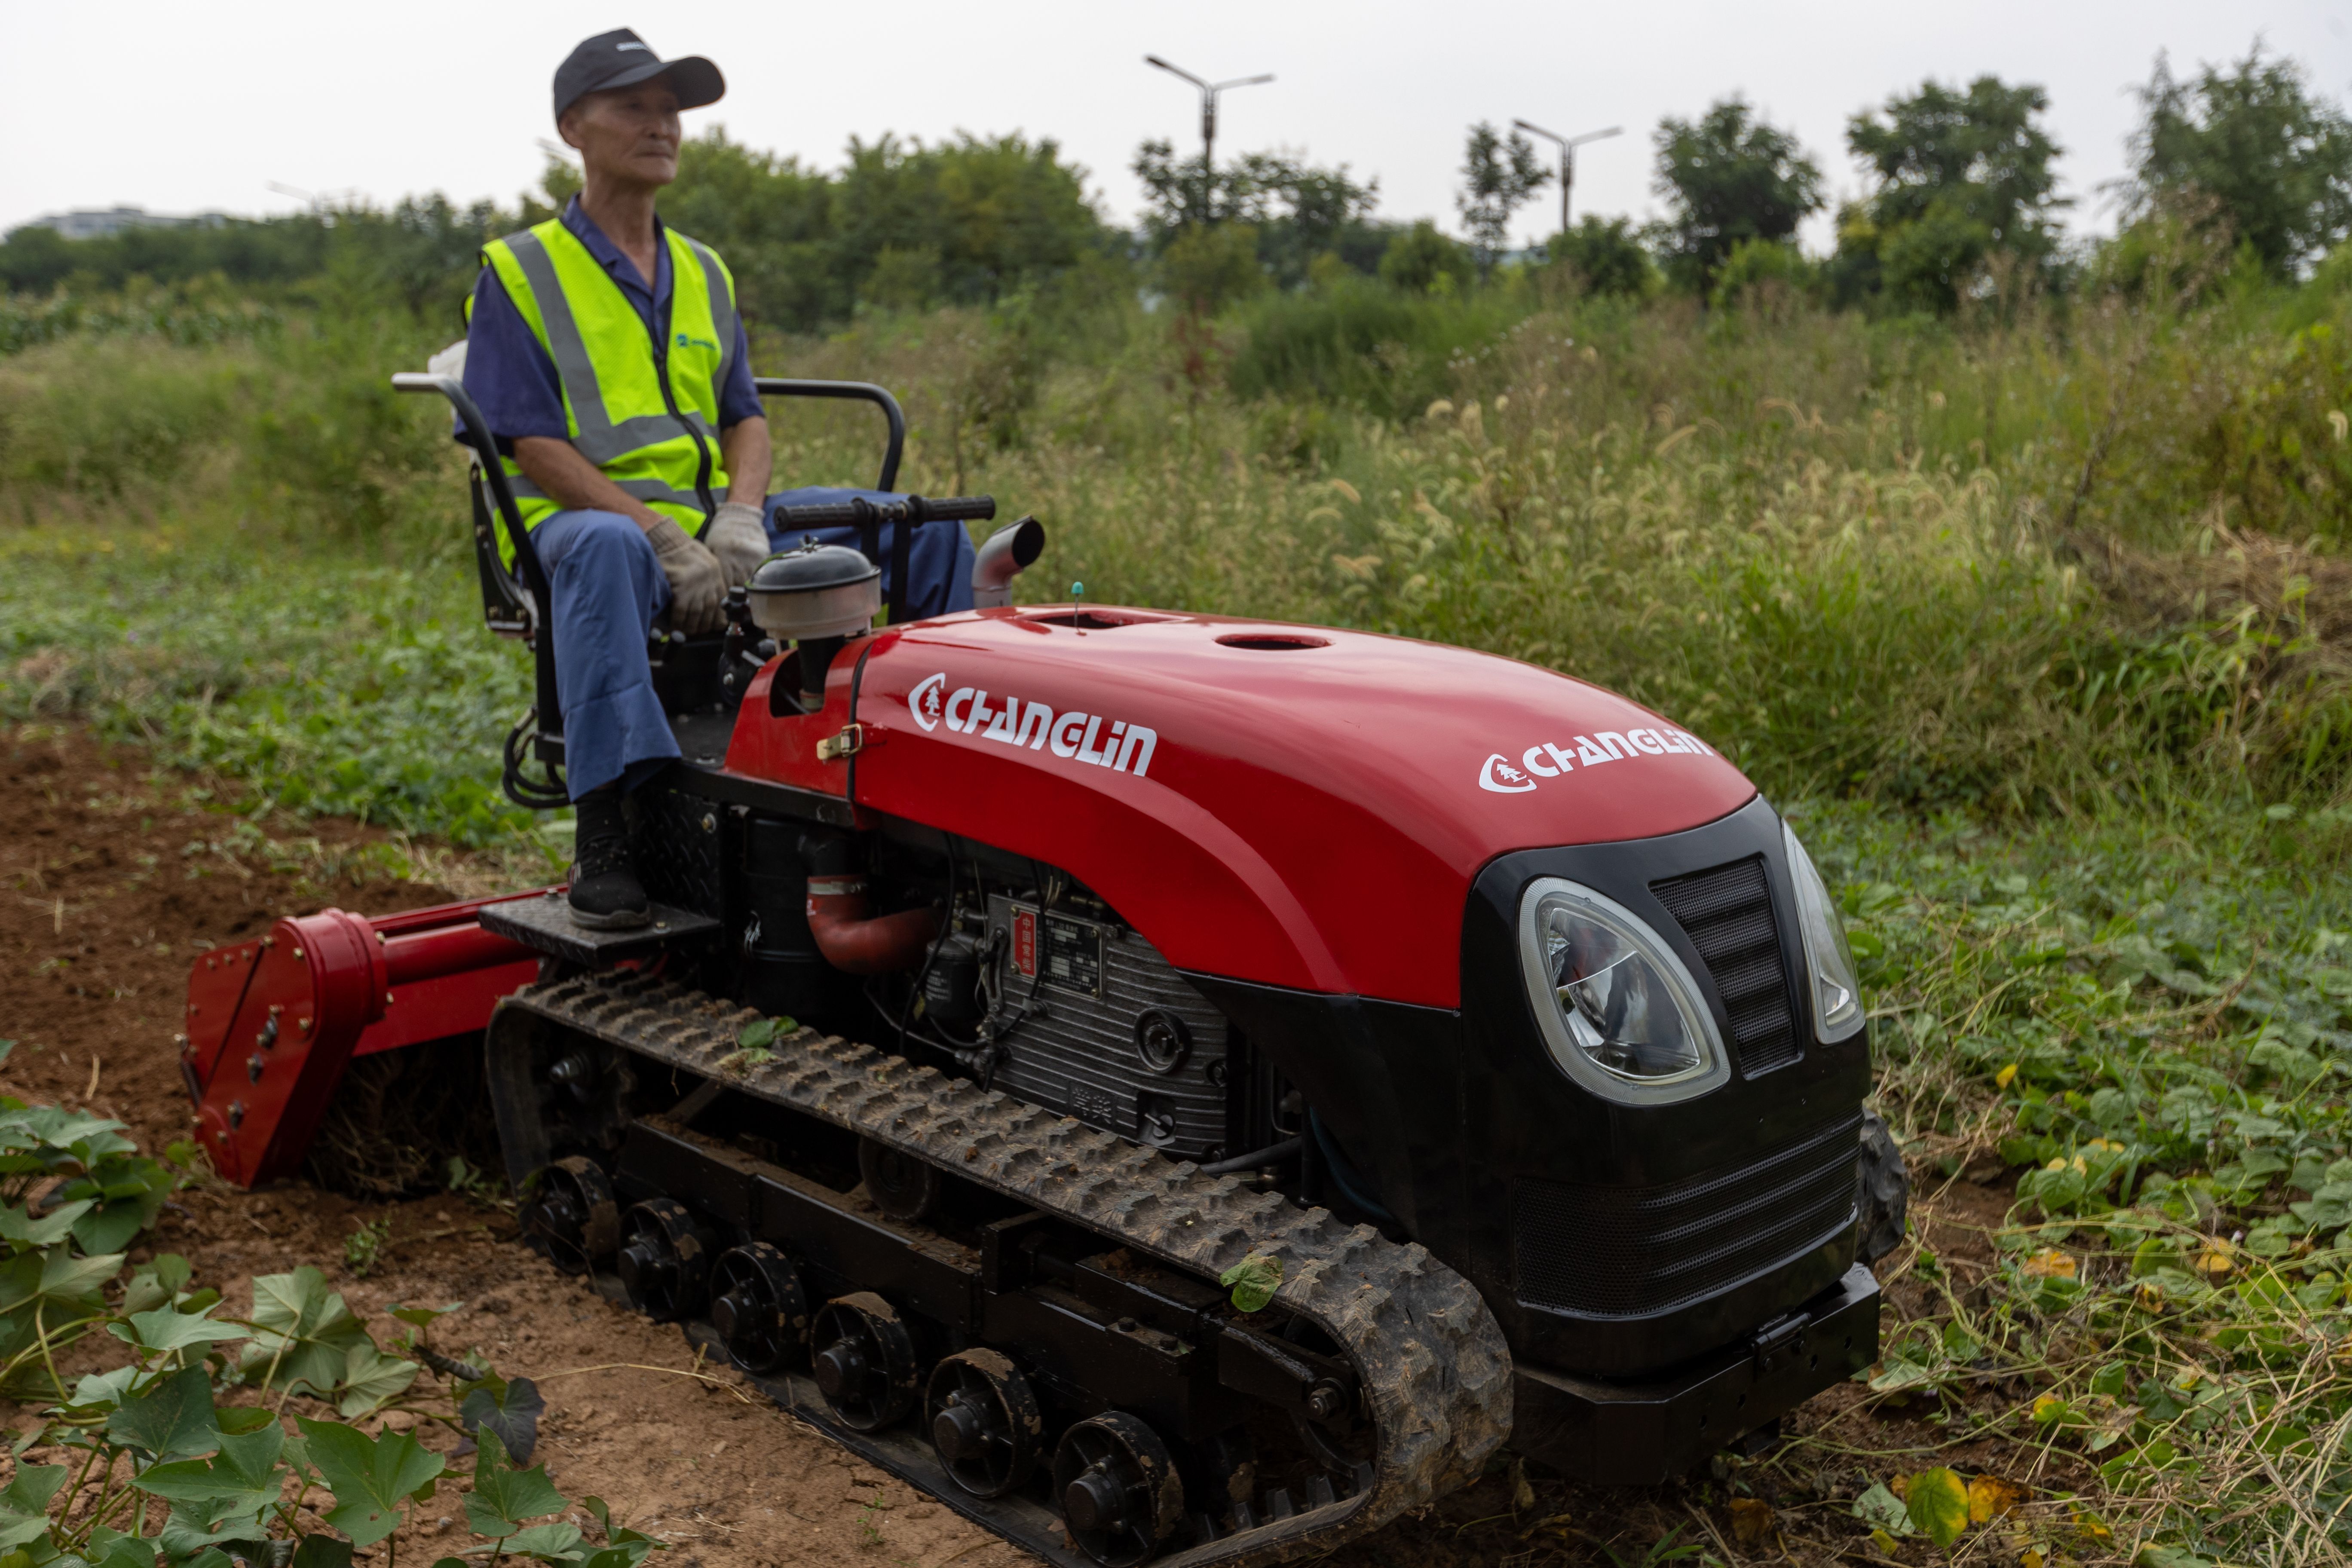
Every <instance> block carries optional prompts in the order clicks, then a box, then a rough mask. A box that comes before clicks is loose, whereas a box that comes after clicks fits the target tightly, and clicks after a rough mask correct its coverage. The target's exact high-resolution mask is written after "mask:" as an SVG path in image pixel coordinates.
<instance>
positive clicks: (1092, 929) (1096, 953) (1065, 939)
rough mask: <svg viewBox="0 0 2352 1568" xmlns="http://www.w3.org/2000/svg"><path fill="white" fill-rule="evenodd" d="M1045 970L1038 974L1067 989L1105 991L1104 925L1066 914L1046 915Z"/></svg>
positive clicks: (1042, 920) (1092, 993)
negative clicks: (1103, 961)
mask: <svg viewBox="0 0 2352 1568" xmlns="http://www.w3.org/2000/svg"><path fill="white" fill-rule="evenodd" d="M1038 923H1039V924H1041V925H1043V926H1044V927H1045V971H1044V973H1042V974H1040V975H1039V977H1038V978H1040V979H1041V980H1043V981H1044V982H1045V984H1048V985H1055V986H1059V987H1060V988H1061V989H1062V990H1065V991H1079V992H1084V993H1085V994H1087V995H1088V996H1099V995H1101V994H1102V927H1100V926H1098V925H1096V924H1094V923H1092V922H1091V921H1074V920H1071V919H1069V918H1068V917H1067V916H1066V915H1045V916H1042V917H1040V919H1039V922H1038Z"/></svg>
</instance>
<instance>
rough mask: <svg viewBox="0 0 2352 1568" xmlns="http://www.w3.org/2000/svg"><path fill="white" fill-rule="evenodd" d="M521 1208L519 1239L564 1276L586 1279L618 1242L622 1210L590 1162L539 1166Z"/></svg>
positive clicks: (578, 1158)
mask: <svg viewBox="0 0 2352 1568" xmlns="http://www.w3.org/2000/svg"><path fill="white" fill-rule="evenodd" d="M521 1217H522V1233H523V1237H524V1239H526V1240H527V1241H529V1242H530V1244H531V1245H532V1246H533V1247H537V1248H539V1249H540V1250H541V1252H544V1253H545V1254H546V1255H547V1257H548V1260H549V1261H550V1262H551V1263H553V1264H554V1265H555V1266H556V1267H557V1268H561V1269H562V1270H563V1271H564V1272H565V1273H566V1274H585V1273H587V1272H588V1271H589V1270H590V1269H591V1268H594V1267H595V1266H596V1265H597V1264H599V1263H601V1262H603V1261H604V1259H605V1258H610V1257H612V1256H613V1249H614V1247H617V1246H619V1245H620V1241H621V1204H620V1200H619V1199H617V1198H615V1197H614V1195H613V1184H612V1183H610V1182H608V1181H606V1180H605V1179H604V1168H603V1167H602V1166H600V1165H598V1164H597V1163H596V1162H594V1161H593V1160H590V1159H585V1158H583V1157H582V1156H580V1155H577V1154H575V1155H573V1156H572V1157H571V1158H570V1159H568V1160H558V1161H557V1162H555V1163H553V1164H552V1165H542V1166H541V1167H540V1168H539V1172H538V1173H537V1174H536V1175H535V1176H533V1178H532V1179H531V1181H530V1197H529V1198H528V1199H527V1200H526V1201H525V1202H524V1204H523V1208H522V1216H521Z"/></svg>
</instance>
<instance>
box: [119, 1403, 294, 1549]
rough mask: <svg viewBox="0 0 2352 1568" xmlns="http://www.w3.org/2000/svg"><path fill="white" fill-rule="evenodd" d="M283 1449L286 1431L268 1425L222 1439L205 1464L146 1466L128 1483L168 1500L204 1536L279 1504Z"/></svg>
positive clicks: (189, 1461) (193, 1461)
mask: <svg viewBox="0 0 2352 1568" xmlns="http://www.w3.org/2000/svg"><path fill="white" fill-rule="evenodd" d="M284 1447H286V1432H285V1429H284V1428H283V1427H281V1426H278V1423H277V1422H275V1421H272V1422H270V1423H269V1424H268V1426H263V1427H260V1428H258V1429H257V1430H256V1431H252V1432H247V1433H243V1434H240V1435H239V1436H234V1437H226V1436H225V1437H223V1438H222V1439H221V1445H220V1454H219V1457H218V1458H215V1459H213V1460H212V1461H211V1462H210V1463H205V1461H203V1460H199V1459H181V1460H177V1461H175V1462H173V1463H171V1464H168V1465H153V1466H150V1467H149V1468H147V1469H146V1470H144V1471H142V1473H141V1474H140V1475H138V1476H136V1477H134V1478H133V1479H132V1480H131V1485H133V1486H135V1487H137V1488H138V1489H140V1490H141V1491H143V1492H152V1493H153V1494H154V1495H155V1496H157V1497H160V1498H166V1499H169V1500H171V1501H172V1502H173V1503H174V1504H176V1505H178V1506H179V1507H180V1508H181V1509H183V1510H184V1511H186V1513H187V1514H188V1516H189V1518H190V1519H191V1520H200V1521H202V1522H203V1523H204V1525H205V1529H206V1530H207V1531H212V1530H216V1529H220V1528H223V1527H224V1526H225V1524H226V1521H230V1520H236V1519H247V1518H251V1517H253V1516H254V1515H257V1514H258V1513H259V1512H261V1510H263V1509H266V1508H268V1507H269V1506H270V1504H272V1503H274V1502H276V1501H277V1500H278V1483H279V1482H280V1481H281V1480H283V1479H285V1475H286V1471H285V1468H283V1467H282V1466H280V1465H279V1464H278V1454H279V1452H280V1451H281V1450H283V1449H284Z"/></svg>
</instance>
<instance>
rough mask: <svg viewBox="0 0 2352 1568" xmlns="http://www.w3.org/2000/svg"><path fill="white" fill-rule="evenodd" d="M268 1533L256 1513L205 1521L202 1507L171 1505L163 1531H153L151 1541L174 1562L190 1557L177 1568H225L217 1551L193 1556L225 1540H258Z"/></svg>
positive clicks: (227, 1561) (187, 1504) (224, 1559)
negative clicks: (216, 1567)
mask: <svg viewBox="0 0 2352 1568" xmlns="http://www.w3.org/2000/svg"><path fill="white" fill-rule="evenodd" d="M267 1535H268V1527H267V1526H266V1525H264V1524H263V1523H262V1522H261V1516H260V1515H259V1514H258V1513H250V1514H246V1515H244V1516H242V1517H239V1518H235V1519H223V1520H215V1519H207V1518H206V1517H205V1510H204V1507H203V1505H201V1504H190V1503H184V1502H175V1503H173V1505H172V1512H171V1515H170V1517H169V1518H167V1519H165V1520H164V1521H163V1530H162V1531H159V1532H157V1534H156V1537H155V1542H156V1544H157V1545H159V1546H161V1547H162V1548H163V1553H164V1555H165V1556H166V1557H168V1558H171V1559H173V1560H174V1561H177V1560H179V1559H181V1558H186V1557H194V1562H184V1563H179V1568H198V1564H200V1563H206V1562H214V1563H217V1564H220V1565H226V1564H227V1563H229V1561H230V1560H229V1559H228V1558H227V1557H226V1556H224V1555H222V1554H221V1553H218V1552H214V1553H211V1554H209V1556H196V1555H195V1554H196V1553H198V1552H203V1551H204V1550H205V1547H207V1546H217V1545H219V1544H220V1543H221V1542H225V1541H226V1542H239V1543H242V1542H248V1541H259V1540H261V1539H263V1538H264V1537H265V1536H267Z"/></svg>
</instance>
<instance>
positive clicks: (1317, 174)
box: [1133, 142, 1381, 288]
mask: <svg viewBox="0 0 2352 1568" xmlns="http://www.w3.org/2000/svg"><path fill="white" fill-rule="evenodd" d="M1133 166H1134V169H1135V175H1136V178H1137V179H1138V180H1139V181H1141V182H1142V184H1143V189H1144V195H1145V199H1146V203H1147V205H1146V206H1145V208H1144V216H1143V230H1144V243H1145V245H1146V247H1148V248H1149V249H1150V251H1151V252H1152V253H1153V254H1154V255H1159V254H1161V253H1163V252H1165V251H1166V250H1167V249H1168V247H1170V246H1171V245H1173V244H1174V243H1176V240H1177V237H1179V236H1180V235H1181V233H1182V232H1183V231H1184V230H1185V229H1186V228H1188V227H1191V226H1205V225H1209V224H1218V223H1240V224H1246V225H1248V226H1250V227H1251V228H1252V229H1254V230H1255V232H1256V235H1257V245H1258V261H1259V263H1260V264H1261V265H1262V266H1263V267H1264V268H1265V270H1266V272H1267V273H1268V274H1269V275H1270V276H1271V277H1272V278H1273V279H1274V280H1275V281H1276V282H1277V283H1280V284H1282V285H1283V286H1284V287H1286V288H1290V287H1295V286H1297V284H1300V283H1303V282H1305V281H1306V279H1307V268H1308V266H1309V265H1310V264H1311V263H1312V262H1313V261H1314V259H1315V258H1317V257H1318V256H1320V255H1323V254H1325V253H1326V252H1328V251H1339V252H1342V253H1345V254H1349V255H1350V256H1357V255H1360V256H1361V258H1362V259H1363V261H1364V262H1366V263H1371V262H1374V261H1376V259H1377V258H1378V256H1379V254H1380V245H1381V239H1380V238H1379V237H1375V236H1374V235H1372V234H1371V233H1370V232H1369V230H1370V217H1371V214H1372V210H1373V209H1374V208H1375V207H1377V206H1378V205H1380V193H1381V187H1380V182H1379V181H1378V180H1374V181H1373V182H1372V183H1371V184H1365V185H1360V184H1357V183H1356V182H1355V180H1354V179H1353V178H1351V177H1350V176H1349V173H1348V166H1347V165H1346V164H1345V163H1342V164H1340V165H1339V167H1338V168H1336V169H1325V168H1318V167H1317V166H1316V165H1314V164H1312V163H1307V162H1305V161H1304V160H1303V159H1300V158H1297V157H1293V156H1291V155H1290V154H1288V153H1244V154H1243V155H1242V156H1240V157H1239V158H1236V159H1234V160H1233V161H1232V162H1230V163H1226V164H1225V165H1224V166H1223V167H1222V168H1220V169H1218V170H1216V171H1215V173H1214V174H1213V175H1211V174H1207V173H1206V172H1204V171H1203V169H1202V163H1201V159H1200V158H1199V157H1198V156H1197V155H1196V156H1193V157H1191V158H1179V157H1177V156H1176V153H1175V150H1174V149H1173V148H1172V147H1171V146H1170V144H1169V143H1167V142H1144V143H1143V144H1142V146H1140V147H1139V148H1138V149H1136V153H1135V163H1134V165H1133Z"/></svg>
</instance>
